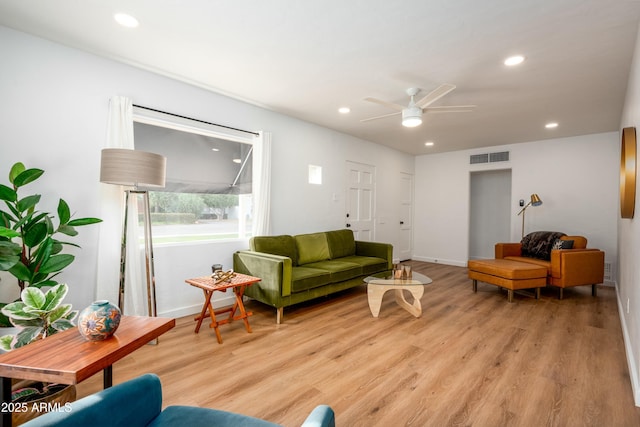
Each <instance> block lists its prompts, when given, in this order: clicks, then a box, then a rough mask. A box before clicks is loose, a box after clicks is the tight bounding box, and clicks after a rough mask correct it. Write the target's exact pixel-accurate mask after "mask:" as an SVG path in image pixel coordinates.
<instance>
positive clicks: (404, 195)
mask: <svg viewBox="0 0 640 427" xmlns="http://www.w3.org/2000/svg"><path fill="white" fill-rule="evenodd" d="M399 237H400V241H399V248H398V252H397V254H398V258H399V259H400V261H406V260H408V259H411V255H412V254H413V175H411V174H408V173H400V233H399Z"/></svg>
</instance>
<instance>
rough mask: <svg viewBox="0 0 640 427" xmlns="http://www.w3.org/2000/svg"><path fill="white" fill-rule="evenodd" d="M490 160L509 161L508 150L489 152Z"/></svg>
mask: <svg viewBox="0 0 640 427" xmlns="http://www.w3.org/2000/svg"><path fill="white" fill-rule="evenodd" d="M489 161H490V162H508V161H509V152H508V151H501V152H499V153H490V154H489Z"/></svg>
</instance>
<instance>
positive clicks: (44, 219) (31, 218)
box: [0, 163, 101, 326]
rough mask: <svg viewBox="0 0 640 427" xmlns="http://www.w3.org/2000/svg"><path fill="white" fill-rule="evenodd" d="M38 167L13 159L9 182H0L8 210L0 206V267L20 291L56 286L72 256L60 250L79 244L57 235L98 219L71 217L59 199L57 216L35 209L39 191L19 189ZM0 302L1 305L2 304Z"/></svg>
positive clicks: (5, 321)
mask: <svg viewBox="0 0 640 427" xmlns="http://www.w3.org/2000/svg"><path fill="white" fill-rule="evenodd" d="M43 173H44V171H43V170H41V169H27V168H25V166H24V164H22V163H16V164H14V165H13V166H12V167H11V170H10V172H9V182H10V184H11V186H7V185H2V184H0V200H2V201H4V203H5V205H6V207H7V210H1V209H0V271H8V272H9V273H10V274H11V275H13V276H14V277H15V278H16V279H17V281H18V286H19V289H20V292H22V291H23V290H24V289H25V288H27V287H30V286H34V287H37V288H41V287H45V286H46V287H48V286H55V285H57V284H58V282H57V281H56V280H55V279H54V278H55V277H56V276H57V275H58V274H60V273H61V272H62V271H63V270H64V269H65V268H66V267H67V266H68V265H69V264H71V263H72V262H73V260H74V256H73V255H71V254H66V253H62V250H63V248H64V246H65V245H71V246H76V247H78V245H76V244H74V243H71V242H68V241H62V240H58V238H57V236H58V235H66V236H68V237H73V236H76V235H77V234H78V232H77V231H76V227H79V226H84V225H89V224H95V223H98V222H101V220H100V219H98V218H78V219H72V218H71V210H70V209H69V205H68V204H67V202H65V201H64V200H63V199H60V200H59V201H58V208H57V213H58V219H57V224H55V221H56V220H55V217H54V216H53V215H51V214H50V213H48V212H41V211H39V210H38V209H37V206H38V203H39V202H40V198H41V196H40V194H32V195H27V196H22V195H21V194H19V190H20V189H22V187H24V186H25V185H27V184H29V183H31V182H33V181H35V180H37V179H38V178H40V177H41V176H42V174H43ZM4 305H5V304H4V303H0V307H2V306H4ZM0 326H10V324H9V322H8V319H6V317H4V316H1V317H0Z"/></svg>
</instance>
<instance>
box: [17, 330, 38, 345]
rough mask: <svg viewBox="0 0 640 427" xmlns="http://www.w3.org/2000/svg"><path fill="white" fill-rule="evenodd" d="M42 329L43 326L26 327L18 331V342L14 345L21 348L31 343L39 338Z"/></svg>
mask: <svg viewBox="0 0 640 427" xmlns="http://www.w3.org/2000/svg"><path fill="white" fill-rule="evenodd" d="M42 330H43V328H41V327H29V328H24V329H23V330H21V331H20V332H19V333H18V335H16V342H15V344H14V345H13V347H14V348H20V347H22V346H25V345H27V344H31V343H32V342H34V341H35V340H37V339H38V336H39V335H40V334H41V333H42Z"/></svg>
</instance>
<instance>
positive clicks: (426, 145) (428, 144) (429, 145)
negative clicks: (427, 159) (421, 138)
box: [424, 141, 435, 147]
mask: <svg viewBox="0 0 640 427" xmlns="http://www.w3.org/2000/svg"><path fill="white" fill-rule="evenodd" d="M424 145H425V147H433V146H434V145H435V144H434V142H433V141H427V142H425V143H424Z"/></svg>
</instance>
